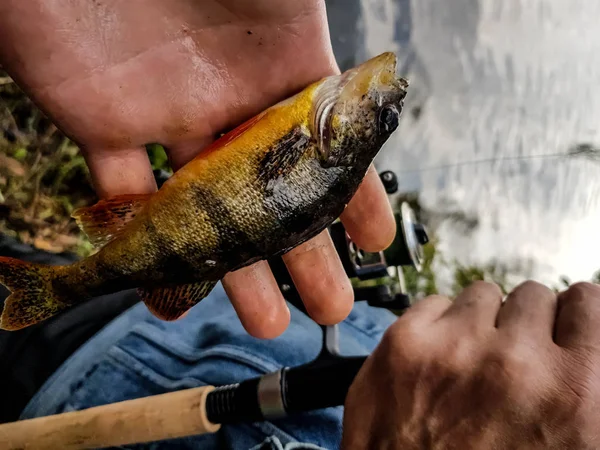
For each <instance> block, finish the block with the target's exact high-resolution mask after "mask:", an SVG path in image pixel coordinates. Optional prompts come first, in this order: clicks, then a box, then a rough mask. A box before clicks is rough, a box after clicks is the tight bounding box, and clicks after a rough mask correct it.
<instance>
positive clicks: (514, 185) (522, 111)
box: [327, 0, 600, 284]
mask: <svg viewBox="0 0 600 450" xmlns="http://www.w3.org/2000/svg"><path fill="white" fill-rule="evenodd" d="M327 5H328V15H329V20H330V29H331V34H332V42H333V45H334V51H335V53H336V57H337V59H338V62H339V64H340V66H341V67H342V69H345V68H347V67H349V66H351V65H353V64H355V63H358V62H361V61H363V60H365V59H367V58H370V57H372V56H375V55H376V54H379V53H381V52H383V51H389V50H391V51H394V52H396V53H397V54H398V55H399V57H400V63H399V73H400V74H401V75H403V76H405V77H407V78H408V79H409V81H410V83H411V87H410V88H409V95H408V98H407V107H406V109H405V113H404V114H403V118H402V124H401V127H400V129H399V131H398V132H397V133H396V134H395V135H394V137H393V138H392V139H391V140H390V141H389V142H388V144H387V146H386V147H385V148H384V150H383V151H382V153H381V154H380V156H379V157H378V159H377V161H376V163H377V166H378V169H379V170H383V169H392V170H394V171H396V172H397V173H398V175H399V178H400V187H401V191H404V192H410V191H415V192H418V193H419V200H420V202H421V204H422V205H423V206H424V207H426V208H427V209H429V210H432V211H435V212H438V213H440V214H439V217H443V216H444V215H446V216H448V215H451V214H452V215H454V216H456V213H458V214H459V215H463V216H466V217H467V218H470V219H471V225H470V226H467V227H465V225H464V224H461V223H456V222H455V221H453V220H450V219H446V220H443V219H440V220H437V221H436V223H435V224H434V225H433V226H434V228H435V233H436V235H437V237H438V239H439V241H440V242H439V244H438V248H439V249H440V250H441V251H442V253H443V255H444V257H445V258H446V259H456V260H457V261H459V262H461V263H463V264H470V263H473V264H486V263H489V262H493V261H495V262H498V263H500V264H504V265H506V266H508V267H509V268H510V269H511V270H512V272H514V277H515V278H513V281H514V282H517V281H519V280H520V279H524V278H534V279H537V280H539V281H542V282H546V283H553V284H556V282H557V280H558V277H559V276H561V275H565V276H568V277H569V278H571V279H572V280H573V281H575V280H582V279H590V278H591V277H592V275H593V273H594V272H596V271H597V270H598V269H600V238H599V234H600V201H599V198H600V195H599V194H600V159H597V160H596V161H594V160H593V159H591V158H589V157H587V158H586V157H572V156H571V157H568V156H566V154H567V153H568V152H569V150H570V149H572V148H573V147H574V146H581V145H585V144H588V145H592V146H594V145H596V146H600V131H599V130H600V31H599V30H600V28H598V17H600V1H598V0H502V1H500V0H444V1H441V0H413V1H410V0H331V1H328V2H327ZM439 270H440V273H441V275H442V278H443V276H444V274H443V269H442V268H441V267H440V269H439ZM446 275H448V274H446Z"/></svg>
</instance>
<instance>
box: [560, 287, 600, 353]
mask: <svg viewBox="0 0 600 450" xmlns="http://www.w3.org/2000/svg"><path fill="white" fill-rule="evenodd" d="M554 342H556V343H557V344H558V345H560V346H561V347H584V348H588V347H594V348H595V347H599V346H600V287H599V286H597V285H594V284H591V283H578V284H574V285H572V286H571V287H569V289H567V290H566V291H565V292H562V293H560V294H559V296H558V312H557V317H556V326H555V329H554Z"/></svg>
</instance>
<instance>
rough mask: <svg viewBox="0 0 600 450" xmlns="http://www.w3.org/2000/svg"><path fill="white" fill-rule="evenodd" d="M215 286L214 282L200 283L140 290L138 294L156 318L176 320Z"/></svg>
mask: <svg viewBox="0 0 600 450" xmlns="http://www.w3.org/2000/svg"><path fill="white" fill-rule="evenodd" d="M216 284H217V282H216V281H201V282H199V283H194V284H182V285H179V286H170V287H159V288H151V289H146V288H140V289H138V294H139V296H140V297H141V298H142V300H143V301H144V303H145V304H146V306H147V307H148V309H149V310H150V311H152V313H154V314H155V315H156V316H157V317H160V318H161V319H163V320H176V319H178V318H179V317H181V315H182V314H183V313H185V312H186V311H187V310H188V309H190V308H191V307H192V306H195V305H196V304H197V303H198V302H200V300H202V299H203V298H204V297H206V296H207V295H208V294H210V291H212V290H213V288H214V287H215V285H216Z"/></svg>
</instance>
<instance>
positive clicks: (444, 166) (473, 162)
mask: <svg viewBox="0 0 600 450" xmlns="http://www.w3.org/2000/svg"><path fill="white" fill-rule="evenodd" d="M561 157H565V158H568V159H575V158H577V157H585V155H583V153H580V152H577V153H575V152H569V153H545V154H540V155H519V156H504V157H497V158H485V159H474V160H470V161H459V162H456V163H450V164H442V165H439V166H429V167H421V168H413V169H404V170H398V171H397V173H415V172H430V171H434V170H442V169H453V168H455V167H463V166H469V165H477V164H485V163H494V162H505V161H523V160H533V159H552V158H561ZM569 157H570V158H569ZM589 159H591V157H590V158H589Z"/></svg>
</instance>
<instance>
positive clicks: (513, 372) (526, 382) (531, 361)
mask: <svg viewBox="0 0 600 450" xmlns="http://www.w3.org/2000/svg"><path fill="white" fill-rule="evenodd" d="M538 360H539V356H538V354H537V353H536V351H534V349H533V348H532V347H531V346H529V345H528V344H527V342H525V341H522V340H519V341H517V340H515V341H508V342H504V343H503V345H502V346H501V347H499V348H495V349H492V350H490V351H489V352H488V354H487V356H486V358H485V370H486V372H487V375H488V377H489V378H490V379H493V382H494V384H495V385H496V386H497V387H498V388H500V389H502V390H504V391H506V392H507V393H509V394H510V393H514V394H517V393H519V395H527V394H530V393H532V391H534V390H535V389H536V377H535V376H534V375H535V373H536V366H537V365H538Z"/></svg>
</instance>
